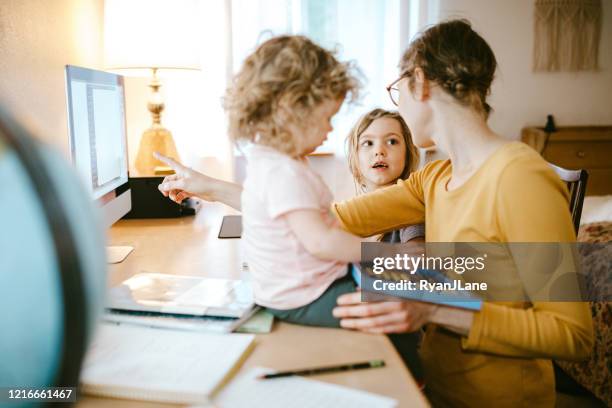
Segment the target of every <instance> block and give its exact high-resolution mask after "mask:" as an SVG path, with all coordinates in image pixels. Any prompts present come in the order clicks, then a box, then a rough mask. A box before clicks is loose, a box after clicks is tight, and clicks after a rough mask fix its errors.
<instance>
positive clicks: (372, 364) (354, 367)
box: [258, 360, 385, 380]
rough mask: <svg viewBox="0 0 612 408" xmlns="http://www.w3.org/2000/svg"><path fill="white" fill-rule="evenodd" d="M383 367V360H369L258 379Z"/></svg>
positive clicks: (265, 375)
mask: <svg viewBox="0 0 612 408" xmlns="http://www.w3.org/2000/svg"><path fill="white" fill-rule="evenodd" d="M384 366H385V361H384V360H371V361H364V362H362V363H352V364H342V365H336V366H328V367H318V368H306V369H303V370H291V371H280V372H278V373H273V374H264V375H260V376H259V377H258V378H259V379H261V380H267V379H271V378H280V377H290V376H293V375H302V376H307V375H316V374H328V373H336V372H339V371H349V370H362V369H364V368H376V367H384Z"/></svg>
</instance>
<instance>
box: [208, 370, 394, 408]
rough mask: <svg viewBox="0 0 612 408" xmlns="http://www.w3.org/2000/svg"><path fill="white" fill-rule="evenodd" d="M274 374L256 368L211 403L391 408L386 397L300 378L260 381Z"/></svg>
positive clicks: (221, 407) (230, 407)
mask: <svg viewBox="0 0 612 408" xmlns="http://www.w3.org/2000/svg"><path fill="white" fill-rule="evenodd" d="M272 371H273V370H269V369H265V368H261V367H255V368H252V369H251V370H249V371H247V372H246V373H242V374H240V375H238V376H237V377H236V378H235V379H234V380H232V381H231V382H230V383H229V384H228V385H226V387H225V388H223V389H222V390H221V392H220V393H219V394H218V395H217V397H216V398H215V400H214V406H215V407H218V408H244V407H267V408H277V407H278V408H291V407H299V408H311V407H312V408H326V407H329V408H362V407H363V408H391V407H396V406H397V401H396V400H394V399H391V398H388V397H383V396H380V395H376V394H372V393H369V392H365V391H359V390H355V389H352V388H347V387H343V386H340V385H335V384H329V383H324V382H320V381H316V380H311V379H307V378H303V377H287V378H277V379H274V380H259V379H257V378H256V377H257V376H258V375H260V374H263V373H266V372H272Z"/></svg>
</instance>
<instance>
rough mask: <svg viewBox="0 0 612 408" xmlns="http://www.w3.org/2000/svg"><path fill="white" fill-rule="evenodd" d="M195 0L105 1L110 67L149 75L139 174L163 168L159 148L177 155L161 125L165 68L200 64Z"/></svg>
mask: <svg viewBox="0 0 612 408" xmlns="http://www.w3.org/2000/svg"><path fill="white" fill-rule="evenodd" d="M197 17H198V1H197V0H105V2H104V59H105V67H106V69H109V70H112V71H117V72H121V73H124V74H126V75H140V76H142V75H143V74H144V75H146V74H149V75H151V82H150V83H149V87H150V88H151V94H150V96H149V101H148V103H147V108H148V110H149V111H150V112H151V115H152V118H153V123H152V125H151V127H149V128H148V129H147V130H145V131H144V133H143V135H142V138H141V139H140V144H139V147H138V154H137V155H136V161H135V167H136V170H137V171H138V173H139V175H141V176H144V175H152V174H160V173H162V174H163V173H164V169H165V167H164V166H165V165H164V164H163V163H162V162H160V161H158V160H157V159H155V158H154V157H153V152H155V151H158V152H160V153H162V154H163V155H166V156H169V157H172V158H174V159H176V160H179V156H178V152H177V150H176V145H175V144H174V140H173V138H172V133H170V131H169V130H168V129H166V128H164V127H163V126H162V123H161V114H162V112H163V110H164V101H163V98H162V95H161V93H160V92H159V88H160V87H161V82H160V80H159V77H158V74H159V72H160V71H162V70H197V69H200V60H199V44H198V40H200V39H199V38H198V34H197V24H198V22H197Z"/></svg>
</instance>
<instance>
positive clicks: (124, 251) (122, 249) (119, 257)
mask: <svg viewBox="0 0 612 408" xmlns="http://www.w3.org/2000/svg"><path fill="white" fill-rule="evenodd" d="M133 250H134V247H131V246H107V247H106V262H107V263H109V264H117V263H120V262H123V260H124V259H125V258H127V256H128V255H129V254H130V252H132V251H133Z"/></svg>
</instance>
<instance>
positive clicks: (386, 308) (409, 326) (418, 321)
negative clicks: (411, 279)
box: [333, 291, 438, 333]
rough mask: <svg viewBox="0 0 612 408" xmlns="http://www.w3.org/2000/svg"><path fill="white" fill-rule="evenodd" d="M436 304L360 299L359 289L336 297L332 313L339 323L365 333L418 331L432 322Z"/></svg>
mask: <svg viewBox="0 0 612 408" xmlns="http://www.w3.org/2000/svg"><path fill="white" fill-rule="evenodd" d="M437 308H438V306H436V305H433V304H430V303H423V302H411V301H387V302H362V301H361V292H360V291H357V292H353V293H347V294H345V295H342V296H340V297H338V306H337V307H336V308H334V310H333V314H334V316H335V317H338V318H340V319H341V320H340V325H341V326H342V327H344V328H347V329H357V330H360V331H364V332H368V333H404V332H413V331H416V330H419V329H420V328H421V327H423V325H424V324H426V323H429V322H430V321H431V317H432V316H433V315H434V313H435V312H436V309H437Z"/></svg>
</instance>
